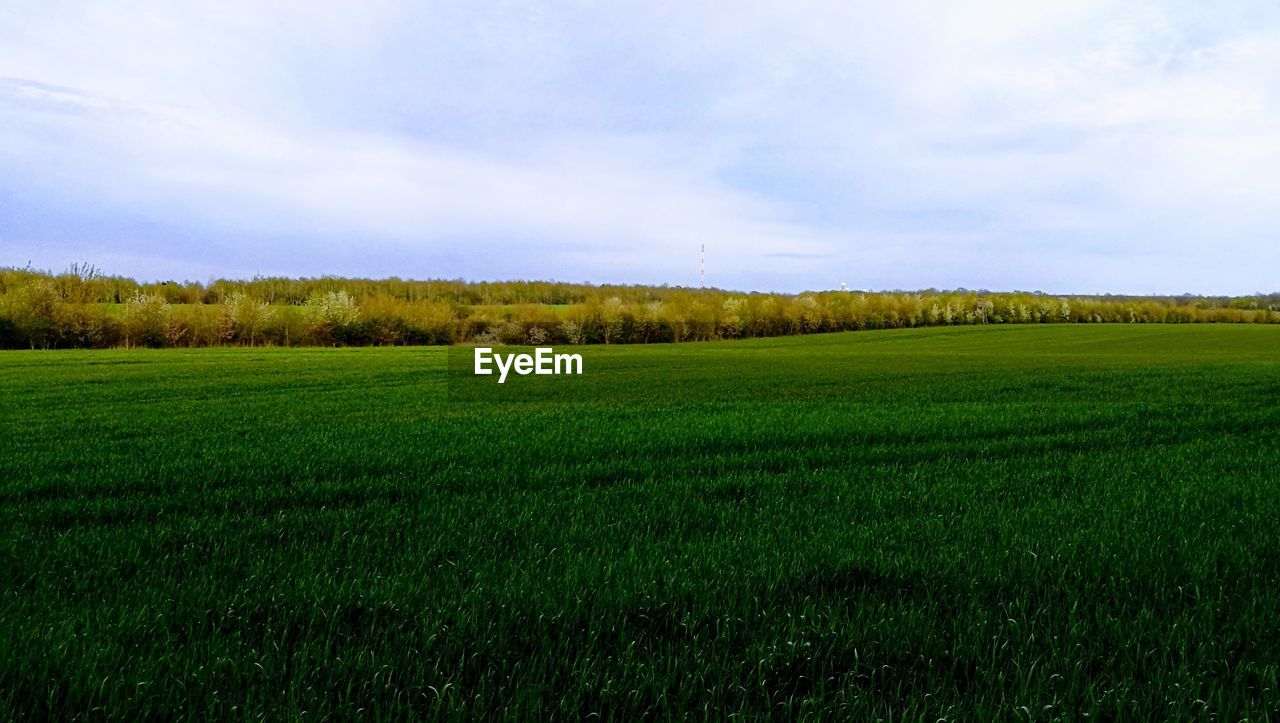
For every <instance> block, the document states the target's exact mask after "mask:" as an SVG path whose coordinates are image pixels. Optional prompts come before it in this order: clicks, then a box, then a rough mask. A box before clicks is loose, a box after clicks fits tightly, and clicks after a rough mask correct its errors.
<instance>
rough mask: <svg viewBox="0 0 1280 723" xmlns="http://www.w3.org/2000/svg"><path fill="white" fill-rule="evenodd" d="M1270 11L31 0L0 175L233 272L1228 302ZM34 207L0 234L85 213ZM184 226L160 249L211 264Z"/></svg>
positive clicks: (15, 25)
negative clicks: (164, 231)
mask: <svg viewBox="0 0 1280 723" xmlns="http://www.w3.org/2000/svg"><path fill="white" fill-rule="evenodd" d="M193 7H194V9H193ZM6 15H7V17H6ZM1278 26H1280V20H1278V17H1277V11H1276V10H1273V9H1271V8H1270V7H1269V6H1267V5H1265V4H1262V3H1236V4H1233V5H1220V6H1216V7H1208V6H1200V5H1194V4H1182V3H1153V2H1138V1H1136V0H1134V1H1129V2H1123V1H1120V0H1091V1H1087V2H1084V1H1075V2H1056V1H1055V2H1043V3H1018V2H954V3H939V2H908V3H905V4H886V3H869V2H866V3H835V2H803V1H802V2H796V3H787V4H778V3H752V2H748V3H743V4H737V5H735V6H734V8H733V10H732V12H727V11H726V10H725V6H724V5H723V4H720V3H710V2H707V3H657V4H651V3H646V4H635V5H629V6H625V5H619V4H603V5H597V4H593V3H576V2H574V3H570V2H564V3H520V2H510V3H500V4H494V5H485V6H476V5H470V4H468V5H463V6H457V5H448V4H443V3H441V4H427V5H422V4H416V3H414V4H409V3H396V2H378V3H359V4H338V5H331V4H324V5H322V6H316V5H314V4H310V3H307V4H303V3H280V4H275V5H272V6H271V7H270V8H267V9H263V8H262V7H261V6H260V5H259V4H250V3H219V4H209V5H203V6H200V5H197V6H187V7H180V6H171V5H168V4H161V3H146V2H144V3H140V4H137V5H135V6H133V9H132V10H131V11H129V12H123V11H121V10H120V9H119V8H99V9H96V10H95V9H92V8H89V9H86V8H80V7H74V6H71V5H65V4H60V3H52V4H48V3H39V4H31V5H29V6H27V7H25V8H20V9H13V8H10V9H9V10H8V11H0V76H4V77H8V78H10V79H11V80H10V81H8V82H4V83H0V121H2V123H0V159H2V160H3V161H4V162H5V163H6V165H7V167H8V168H9V170H8V171H0V192H2V191H3V189H4V188H6V187H7V188H16V187H22V188H23V189H26V190H24V193H26V194H27V195H28V196H34V197H37V198H38V203H36V202H32V203H35V205H36V206H38V207H39V208H40V209H45V210H46V211H47V210H48V209H56V208H58V207H59V206H60V205H62V206H66V207H68V208H70V207H74V206H76V205H89V206H92V207H94V208H99V209H101V216H102V218H104V219H105V220H106V223H107V225H108V226H109V225H110V223H111V222H112V220H113V219H114V220H117V221H122V220H128V219H136V218H145V219H152V220H157V221H158V222H163V224H164V225H165V226H166V227H170V228H173V227H176V228H181V227H183V225H184V224H188V225H191V226H192V227H198V228H199V229H200V233H199V234H196V236H198V237H199V239H209V238H216V239H221V240H218V241H214V242H207V243H214V244H215V245H217V246H218V248H219V249H221V250H223V251H225V252H226V253H227V254H228V255H229V256H233V257H234V260H228V261H226V268H227V269H228V272H233V271H234V270H235V269H239V268H243V267H244V266H245V265H246V264H248V265H250V266H253V263H252V259H253V258H254V256H255V254H256V255H258V256H259V257H261V258H268V259H275V260H273V261H272V262H271V265H270V267H269V268H266V269H263V270H264V271H269V272H298V271H307V272H311V273H314V272H316V271H317V270H323V271H329V272H333V273H351V271H349V270H348V268H346V265H349V264H351V263H352V258H353V256H352V254H356V255H358V256H359V257H361V259H362V260H361V262H360V269H361V271H360V272H361V273H388V274H390V273H409V272H407V271H402V270H401V267H402V266H405V265H412V264H413V262H416V261H421V260H430V261H431V262H432V264H435V265H434V266H433V267H432V268H431V269H430V270H429V272H431V273H440V274H444V275H463V276H472V277H478V276H493V275H495V274H499V273H506V274H511V273H517V274H522V275H525V274H527V275H556V276H560V277H567V278H584V277H586V278H595V279H600V280H605V279H608V280H635V281H660V280H668V281H671V282H673V283H690V282H692V281H693V280H694V278H693V269H694V266H693V263H692V262H691V259H692V255H693V254H694V253H696V252H694V251H693V248H694V247H695V246H696V245H697V244H699V243H702V242H704V241H705V242H707V243H709V244H711V245H712V247H713V248H714V249H717V250H718V251H719V252H720V253H719V254H718V255H717V256H716V258H715V262H716V265H715V266H714V268H715V270H716V272H717V274H718V280H719V282H720V283H724V284H726V285H736V286H755V287H782V288H791V289H800V288H811V287H823V286H827V287H830V286H834V285H836V284H837V283H839V282H840V281H848V282H849V283H850V284H852V285H854V286H867V287H921V286H952V285H965V286H970V287H975V286H990V287H1004V288H1009V287H1020V288H1034V287H1041V288H1046V289H1050V290H1060V291H1072V290H1105V289H1111V290H1114V291H1167V292H1174V291H1181V290H1188V289H1190V290H1197V291H1206V292H1208V291H1223V292H1247V291H1252V290H1256V289H1261V288H1271V287H1274V286H1275V282H1274V274H1273V273H1270V272H1269V271H1268V270H1267V264H1275V263H1277V262H1280V251H1277V249H1278V248H1280V244H1276V243H1275V240H1276V235H1277V234H1276V231H1275V230H1274V229H1275V228H1276V227H1277V220H1278V219H1277V218H1276V213H1275V212H1274V211H1273V205H1274V202H1273V201H1272V199H1274V198H1275V196H1276V194H1277V192H1280V163H1277V161H1280V133H1278V132H1277V130H1276V129H1277V128H1280V107H1278V105H1277V98H1276V89H1277V87H1280V86H1278V82H1280V33H1277V32H1276V31H1277V30H1278V29H1280V27H1278ZM30 215H38V214H34V213H33V214H30ZM122 222H123V221H122ZM27 227H29V228H28V229H27V231H25V232H24V233H25V234H26V235H25V236H23V238H18V236H17V235H16V234H17V232H16V231H14V230H12V229H7V228H6V227H5V226H3V225H0V248H2V246H3V245H4V244H5V243H10V244H14V245H15V247H16V245H17V244H18V243H19V242H21V243H23V244H24V246H23V248H28V247H30V246H31V244H32V242H33V241H32V238H33V237H32V234H39V233H41V232H49V233H51V234H52V235H55V236H59V237H60V238H66V237H69V236H74V233H73V232H72V231H70V230H68V229H65V228H59V227H58V223H57V219H56V214H55V213H48V214H47V217H44V216H41V217H40V218H37V219H35V221H33V222H32V223H30V224H27ZM46 227H47V228H46ZM264 238H265V239H270V240H269V241H263V239H264ZM237 239H240V240H239V241H237ZM344 239H350V241H345V242H344ZM72 240H74V239H72ZM63 243H65V244H66V245H67V247H70V244H71V241H65V242H63ZM102 243H103V244H104V249H103V250H104V252H105V251H107V250H108V249H106V248H105V245H106V244H115V245H117V246H113V247H112V248H111V249H109V250H110V251H111V253H114V254H117V255H119V254H122V253H123V254H126V255H127V254H128V253H131V252H135V251H136V252H137V254H136V256H137V257H138V258H143V257H146V254H145V253H144V251H147V249H130V248H128V247H127V246H128V244H129V243H130V241H129V240H128V238H124V237H123V236H122V235H121V234H115V235H114V237H112V238H111V239H110V241H104V242H102ZM120 244H124V245H125V248H123V249H122V248H119V247H118V245H120ZM264 244H265V245H266V246H264ZM354 244H359V249H358V250H353V248H352V246H353V245H354ZM196 245H198V244H197V241H196V240H192V241H191V242H190V243H189V244H188V246H187V247H184V246H183V245H182V244H180V243H178V244H173V245H171V246H170V247H169V248H168V250H167V251H165V253H168V254H169V255H170V258H171V262H170V263H171V265H173V266H177V265H180V263H181V261H182V259H183V258H187V259H188V260H189V261H190V262H191V263H192V264H193V265H198V264H205V265H214V266H216V263H217V262H216V260H211V259H210V258H209V257H208V256H205V255H201V254H199V253H197V250H196V249H195V246H196ZM1224 245H1225V246H1229V247H1230V248H1231V249H1232V250H1233V251H1235V252H1237V253H1238V254H1239V256H1240V260H1239V261H1238V262H1232V261H1230V260H1229V258H1230V257H1229V256H1227V257H1224V255H1223V253H1222V247H1223V246H1224ZM267 246H269V247H270V248H267ZM83 248H84V241H83V239H81V240H80V245H79V246H78V247H77V249H78V250H83ZM304 249H305V252H304V251H303V250H304ZM59 251H60V247H59V246H58V244H55V243H50V244H49V245H48V253H47V257H48V259H49V261H48V262H47V263H51V264H56V263H59V262H61V263H65V261H67V260H71V259H65V260H63V259H59V258H58V254H59ZM282 254H283V256H282ZM281 258H283V259H285V261H279V260H278V259H281ZM288 259H295V261H294V262H292V264H291V262H289V261H288ZM1246 259H1247V260H1246ZM302 260H305V261H306V263H302ZM379 260H381V265H380V264H379ZM516 261H518V262H519V263H521V264H525V268H527V271H523V272H522V271H520V270H519V269H513V267H512V266H511V265H510V264H514V263H516ZM506 262H510V263H509V264H508V263H506ZM326 264H327V265H326ZM253 267H254V268H255V269H256V268H257V266H253ZM156 268H166V269H167V268H170V266H166V265H165V264H164V263H157V264H156ZM1272 268H1274V266H1273V267H1272ZM120 270H121V271H124V272H134V273H139V274H142V275H146V274H148V273H149V271H148V270H147V269H120ZM713 280H715V279H714V278H713Z"/></svg>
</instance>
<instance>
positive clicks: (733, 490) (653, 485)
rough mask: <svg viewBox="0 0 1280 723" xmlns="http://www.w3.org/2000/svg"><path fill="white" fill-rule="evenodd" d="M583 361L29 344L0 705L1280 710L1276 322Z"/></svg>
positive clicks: (760, 712) (548, 711)
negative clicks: (528, 371)
mask: <svg viewBox="0 0 1280 723" xmlns="http://www.w3.org/2000/svg"><path fill="white" fill-rule="evenodd" d="M583 353H584V357H585V360H586V373H585V374H584V375H583V376H581V377H555V378H532V377H526V378H513V379H510V380H508V382H507V384H506V385H504V386H503V387H501V388H499V387H497V386H496V385H494V384H492V383H491V379H492V378H490V379H488V380H485V381H486V382H488V384H487V385H485V386H480V385H478V382H477V380H476V379H475V378H471V377H468V376H466V375H465V374H462V373H459V371H458V368H459V367H460V366H462V365H465V364H468V363H469V356H468V355H469V350H467V349H464V348H454V349H452V350H449V351H446V350H444V349H403V348H401V349H374V348H370V349H342V350H270V349H268V350H262V349H238V350H237V349H206V350H195V351H179V350H163V351H149V350H133V351H127V352H126V351H86V352H6V353H4V354H0V439H3V440H4V442H3V447H2V448H0V450H2V451H0V575H2V576H3V579H4V580H5V581H7V584H6V585H4V587H3V588H2V589H0V716H3V717H55V718H76V717H80V718H114V719H125V720H135V719H143V718H153V717H172V716H173V715H174V714H175V713H179V712H181V713H185V714H186V715H187V716H190V717H218V718H259V717H266V718H269V719H279V718H298V717H303V716H304V715H305V717H306V718H308V719H325V718H348V717H352V716H354V715H357V714H361V715H365V716H368V717H372V718H402V717H406V716H410V715H416V716H424V717H444V718H454V717H462V716H475V715H479V714H488V715H492V716H497V717H503V718H509V719H523V720H528V719H536V718H545V717H550V716H556V717H572V718H584V717H588V716H591V715H593V714H598V715H599V716H601V717H603V718H609V719H624V720H631V719H636V718H646V717H665V718H682V719H683V718H716V719H719V718H724V717H728V716H733V715H742V716H745V717H763V716H770V717H780V718H846V719H873V718H887V719H888V718H891V719H919V720H926V719H927V720H934V719H937V718H953V719H965V720H982V719H992V718H1026V719H1033V720H1049V719H1055V718H1061V719H1067V720H1079V719H1081V718H1083V717H1085V716H1086V715H1087V716H1089V717H1090V718H1094V719H1097V718H1104V719H1116V718H1138V719H1147V718H1161V719H1177V720H1189V719H1209V718H1221V719H1233V720H1238V719H1242V718H1249V717H1252V718H1255V719H1266V718H1268V717H1276V716H1277V715H1280V694H1278V693H1277V686H1278V685H1280V681H1278V677H1280V667H1278V666H1280V596H1277V595H1276V591H1277V590H1278V589H1280V545H1278V544H1277V542H1278V541H1280V519H1278V518H1277V511H1280V404H1278V402H1280V328H1272V327H1263V326H1139V327H1129V326H1088V327H1085V326H1046V327H998V328H964V329H958V328H957V329H948V328H940V329H927V330H903V331H885V332H864V333H856V334H833V335H820V336H808V337H791V338H783V339H763V340H752V341H748V342H734V343H715V344H690V345H677V346H661V347H658V346H650V347H644V346H628V347H610V348H603V347H592V348H588V349H586V350H585V351H584V352H583ZM449 356H452V357H453V360H452V361H453V364H452V368H453V370H454V371H452V372H451V371H450V370H449V369H450V365H449V364H448V363H447V362H448V361H449V359H448V357H449Z"/></svg>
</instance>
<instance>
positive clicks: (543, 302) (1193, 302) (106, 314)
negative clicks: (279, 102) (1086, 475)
mask: <svg viewBox="0 0 1280 723" xmlns="http://www.w3.org/2000/svg"><path fill="white" fill-rule="evenodd" d="M1278 322H1280V294H1270V295H1255V296H1244V297H1203V296H1189V295H1188V296H1174V297H1138V296H1071V297H1064V296H1052V295H1046V294H1042V293H1039V292H1012V293H992V292H986V291H970V290H966V289H958V290H951V291H940V290H936V289H928V290H924V291H913V292H904V291H894V292H875V293H872V292H858V291H822V292H808V293H803V294H772V293H742V292H731V291H724V290H720V289H690V288H683V287H668V286H624V285H601V286H596V285H591V284H585V283H584V284H569V283H561V282H544V281H504V282H466V281H461V280H427V281H418V280H404V279H397V278H390V279H344V278H337V277H323V278H302V279H289V278H254V279H251V280H247V281H237V280H226V279H219V280H217V281H213V282H211V283H208V284H202V283H198V282H190V281H188V282H182V283H178V282H171V281H168V282H155V283H139V282H137V281H134V280H133V279H129V278H125V277H120V276H107V275H104V274H102V273H100V272H99V271H98V270H97V269H96V268H94V267H92V266H88V265H74V266H72V267H71V268H69V269H68V270H67V271H66V272H64V273H60V274H55V273H50V272H45V271H39V270H34V269H31V268H21V269H19V268H0V348H7V349H17V348H32V349H54V348H116V347H202V346H222V345H243V346H334V345H342V346H374V345H427V344H457V343H483V344H534V345H539V344H637V343H661V342H685V341H706V340H716V339H738V338H747V337H764V336H783V335H791V334H811V333H820V332H831V331H855V330H865V329H895V328H907V327H920V326H945V325H971V324H1061V323H1278Z"/></svg>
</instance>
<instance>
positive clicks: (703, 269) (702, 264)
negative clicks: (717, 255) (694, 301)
mask: <svg viewBox="0 0 1280 723" xmlns="http://www.w3.org/2000/svg"><path fill="white" fill-rule="evenodd" d="M698 284H699V285H700V286H701V287H702V288H704V289H705V288H707V245H706V244H702V258H700V259H699V260H698Z"/></svg>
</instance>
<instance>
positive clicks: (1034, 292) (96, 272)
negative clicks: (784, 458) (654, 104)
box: [0, 264, 1280, 299]
mask: <svg viewBox="0 0 1280 723" xmlns="http://www.w3.org/2000/svg"><path fill="white" fill-rule="evenodd" d="M87 266H88V267H89V268H90V269H92V272H93V277H94V278H115V279H122V280H125V281H132V282H134V283H137V284H139V285H141V286H151V285H163V284H175V285H181V286H185V285H188V284H198V285H201V286H204V287H208V286H211V285H213V284H215V283H218V282H225V283H231V284H247V283H252V282H254V281H271V280H281V281H322V280H334V281H368V282H375V283H376V282H380V281H400V282H404V283H422V284H426V283H433V282H447V283H460V284H467V285H474V284H554V285H561V286H583V287H588V288H597V289H599V288H605V287H619V288H663V289H684V290H689V291H710V292H719V293H726V294H748V295H750V294H772V295H778V296H800V295H804V294H828V293H839V292H844V293H850V294H925V293H934V294H964V293H969V294H996V295H1014V294H1025V295H1030V296H1057V297H1081V298H1090V297H1117V298H1137V299H1248V298H1268V297H1273V296H1280V289H1277V290H1275V291H1254V292H1251V293H1247V294H1221V293H1194V292H1189V291H1188V292H1182V293H1170V294H1164V293H1150V294H1131V293H1116V292H1111V291H1099V292H1077V291H1045V290H1043V289H1016V288H1015V289H988V288H971V287H967V286H956V287H937V286H927V287H920V288H912V289H903V288H898V289H887V288H881V289H872V288H856V287H849V288H834V289H819V288H809V289H801V290H799V291H780V290H777V289H737V288H729V287H722V286H714V285H707V286H690V285H685V284H669V283H657V284H647V283H635V282H627V281H599V282H596V281H568V280H564V279H554V278H542V279H535V278H527V279H521V278H509V279H498V278H491V279H468V278H463V277H453V278H450V277H445V276H430V277H412V276H397V275H394V274H393V275H390V276H344V275H341V274H317V275H303V276H281V275H262V274H259V275H254V276H251V277H231V276H217V277H209V278H206V279H192V278H178V277H169V278H165V277H157V278H149V279H148V278H140V277H138V276H135V275H130V274H118V273H112V272H107V271H104V270H103V269H101V268H99V267H97V266H94V265H92V264H88V265H87ZM0 269H11V270H16V271H24V272H28V273H36V274H44V275H47V276H61V275H66V274H71V275H77V271H76V270H74V268H72V267H70V266H69V267H68V268H67V269H66V270H64V271H55V270H52V269H45V268H37V267H34V266H32V265H31V264H27V265H26V266H22V267H18V266H8V267H6V266H0Z"/></svg>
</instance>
